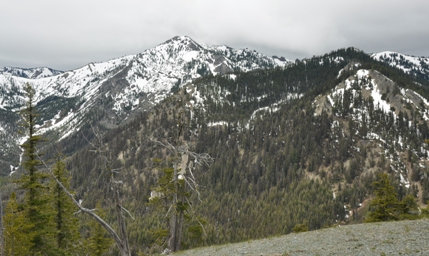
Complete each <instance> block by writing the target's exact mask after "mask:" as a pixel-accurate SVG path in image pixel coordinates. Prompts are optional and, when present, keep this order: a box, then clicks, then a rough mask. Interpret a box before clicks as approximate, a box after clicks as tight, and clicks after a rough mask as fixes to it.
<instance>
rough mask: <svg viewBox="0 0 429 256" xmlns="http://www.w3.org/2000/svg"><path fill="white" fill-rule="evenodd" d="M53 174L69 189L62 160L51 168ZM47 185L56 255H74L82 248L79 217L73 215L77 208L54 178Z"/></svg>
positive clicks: (68, 177) (66, 173) (68, 181)
mask: <svg viewBox="0 0 429 256" xmlns="http://www.w3.org/2000/svg"><path fill="white" fill-rule="evenodd" d="M53 174H54V175H55V177H56V178H57V179H58V180H59V181H60V182H61V183H62V184H63V185H64V186H65V187H66V188H67V189H68V190H69V191H70V176H69V174H68V172H67V170H66V168H65V164H64V162H63V161H61V160H60V159H58V160H57V162H56V164H55V166H54V168H53ZM49 187H50V191H51V195H52V204H53V206H52V207H53V209H54V214H53V222H54V223H55V231H56V232H55V243H56V250H57V253H58V255H76V254H77V253H78V252H80V250H81V248H82V246H81V241H80V233H79V227H80V225H79V219H77V218H76V216H75V215H74V213H76V212H77V211H78V208H77V207H76V206H75V205H74V203H73V202H72V201H71V199H70V198H69V197H68V196H67V195H66V193H64V191H63V189H62V188H61V187H60V185H58V184H57V182H56V181H55V180H52V181H51V183H50V186H49Z"/></svg>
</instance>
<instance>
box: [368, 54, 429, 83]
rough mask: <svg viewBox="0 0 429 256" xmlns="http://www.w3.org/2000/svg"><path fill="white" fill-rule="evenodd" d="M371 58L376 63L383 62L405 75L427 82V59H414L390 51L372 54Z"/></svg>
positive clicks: (428, 66)
mask: <svg viewBox="0 0 429 256" xmlns="http://www.w3.org/2000/svg"><path fill="white" fill-rule="evenodd" d="M371 57H372V58H373V59H375V60H377V61H381V62H385V63H387V64H389V65H390V66H392V67H396V68H398V69H401V70H403V71H404V72H405V73H407V74H411V75H414V76H418V77H421V78H423V79H426V80H429V58H428V57H415V56H410V55H405V54H401V53H397V52H390V51H384V52H379V53H374V54H372V55H371Z"/></svg>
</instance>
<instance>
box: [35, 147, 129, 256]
mask: <svg viewBox="0 0 429 256" xmlns="http://www.w3.org/2000/svg"><path fill="white" fill-rule="evenodd" d="M36 155H37V157H38V158H39V160H40V161H41V163H42V164H43V166H45V168H46V169H47V170H48V173H49V174H50V176H51V177H52V178H53V179H54V180H55V182H56V183H57V184H58V186H60V187H61V189H62V190H63V192H64V193H65V194H66V195H67V196H68V197H69V198H70V199H71V200H72V201H73V203H74V204H75V205H76V206H77V207H78V208H79V210H80V211H82V212H84V213H86V214H88V215H89V216H91V217H92V218H94V219H95V220H96V221H97V222H98V223H99V224H100V225H101V226H103V227H104V228H105V229H106V230H107V232H108V233H109V234H110V235H111V236H112V237H113V239H114V240H115V242H116V245H117V246H118V248H119V250H121V251H122V249H123V246H124V245H123V242H122V240H121V238H120V237H119V236H118V234H117V233H116V232H115V230H114V229H113V228H112V227H111V226H110V225H109V224H108V223H107V222H106V221H105V220H103V219H102V218H101V217H100V216H98V215H97V214H96V213H95V212H94V209H88V208H85V207H83V206H82V205H81V204H80V203H79V201H77V200H76V198H74V196H73V194H72V193H70V191H68V189H67V188H66V187H65V186H64V185H63V183H62V182H61V181H60V180H58V178H57V177H56V176H55V175H54V173H53V171H52V169H51V168H50V167H49V166H48V165H47V164H46V163H45V161H44V160H43V159H42V158H41V157H40V156H39V154H38V153H37V152H36Z"/></svg>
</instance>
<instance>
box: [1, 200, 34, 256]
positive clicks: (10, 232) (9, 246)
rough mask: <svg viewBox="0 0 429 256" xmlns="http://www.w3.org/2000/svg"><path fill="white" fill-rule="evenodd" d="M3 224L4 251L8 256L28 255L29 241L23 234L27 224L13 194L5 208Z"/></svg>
mask: <svg viewBox="0 0 429 256" xmlns="http://www.w3.org/2000/svg"><path fill="white" fill-rule="evenodd" d="M3 223H4V251H5V254H6V255H9V256H15V255H16V256H19V255H29V254H30V247H31V241H30V240H28V236H27V235H26V234H25V232H24V231H25V230H28V227H27V225H28V223H27V222H26V220H25V217H24V213H23V211H22V209H20V207H19V205H18V202H17V201H16V195H15V193H12V194H11V196H10V199H9V202H8V204H7V206H6V210H5V214H4V217H3Z"/></svg>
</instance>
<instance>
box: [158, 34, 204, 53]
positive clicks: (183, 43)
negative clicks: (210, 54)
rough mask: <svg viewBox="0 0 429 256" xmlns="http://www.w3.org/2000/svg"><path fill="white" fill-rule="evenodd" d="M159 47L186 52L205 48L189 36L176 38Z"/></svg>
mask: <svg viewBox="0 0 429 256" xmlns="http://www.w3.org/2000/svg"><path fill="white" fill-rule="evenodd" d="M159 46H161V47H162V46H164V47H169V48H173V49H183V48H184V49H185V50H191V51H198V50H201V49H203V48H204V47H202V46H201V45H200V44H199V43H197V42H196V41H194V40H193V39H192V38H190V37H189V36H175V37H173V38H171V39H169V40H167V41H165V42H164V43H162V44H160V45H158V47H159Z"/></svg>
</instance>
